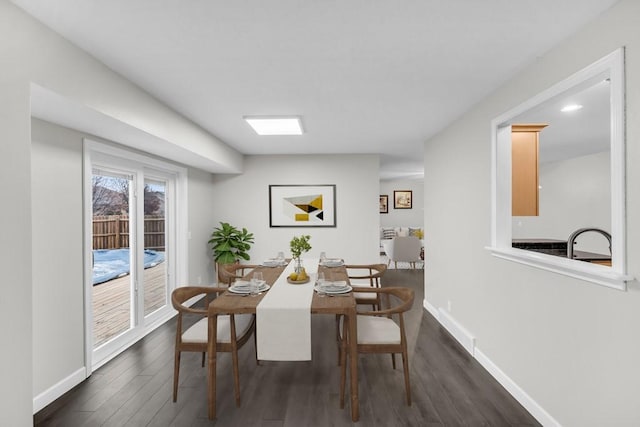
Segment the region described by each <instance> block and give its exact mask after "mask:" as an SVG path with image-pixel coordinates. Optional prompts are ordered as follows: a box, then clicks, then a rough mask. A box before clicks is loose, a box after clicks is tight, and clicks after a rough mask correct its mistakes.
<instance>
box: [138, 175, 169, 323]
mask: <svg viewBox="0 0 640 427" xmlns="http://www.w3.org/2000/svg"><path fill="white" fill-rule="evenodd" d="M166 188H167V185H166V182H165V181H159V180H152V179H146V178H145V180H144V273H143V275H142V280H143V282H142V287H143V289H144V316H145V317H146V316H148V315H149V314H151V313H153V312H155V311H157V310H159V309H161V308H162V307H164V306H166V305H167V296H168V292H167V282H168V281H167V242H166V231H165V230H166V220H167V218H166V215H165V206H166Z"/></svg>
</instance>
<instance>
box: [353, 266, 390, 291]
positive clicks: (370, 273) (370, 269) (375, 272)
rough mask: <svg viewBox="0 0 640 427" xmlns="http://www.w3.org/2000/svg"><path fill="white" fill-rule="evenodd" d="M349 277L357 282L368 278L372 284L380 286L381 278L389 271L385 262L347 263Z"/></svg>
mask: <svg viewBox="0 0 640 427" xmlns="http://www.w3.org/2000/svg"><path fill="white" fill-rule="evenodd" d="M344 267H345V268H346V269H347V275H348V276H349V279H351V280H352V281H356V282H364V281H365V280H363V279H367V280H368V281H369V285H370V286H376V287H379V286H380V278H381V277H382V275H383V274H384V272H385V271H387V266H386V265H385V264H347V265H345V266H344Z"/></svg>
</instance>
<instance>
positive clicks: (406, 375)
mask: <svg viewBox="0 0 640 427" xmlns="http://www.w3.org/2000/svg"><path fill="white" fill-rule="evenodd" d="M402 367H403V368H404V388H405V393H406V394H407V406H411V385H410V384H409V358H408V357H407V350H406V349H405V350H404V351H403V352H402Z"/></svg>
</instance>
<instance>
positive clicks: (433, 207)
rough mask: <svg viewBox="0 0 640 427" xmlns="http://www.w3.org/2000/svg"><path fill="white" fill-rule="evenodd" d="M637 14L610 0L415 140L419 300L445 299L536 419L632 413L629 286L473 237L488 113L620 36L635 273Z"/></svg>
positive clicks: (638, 264)
mask: <svg viewBox="0 0 640 427" xmlns="http://www.w3.org/2000/svg"><path fill="white" fill-rule="evenodd" d="M639 16H640V2H637V1H633V0H631V1H622V2H620V3H618V4H617V5H616V6H614V7H613V8H612V9H611V10H610V11H608V12H606V13H605V14H604V15H603V16H602V17H600V18H598V19H597V20H595V21H594V22H593V23H592V24H590V25H588V26H587V27H585V28H584V29H583V30H581V31H580V32H578V33H577V34H576V35H574V36H572V37H570V38H569V39H567V40H566V41H565V42H564V43H562V44H561V45H559V46H558V47H557V48H554V49H553V50H551V51H550V52H548V53H547V54H546V55H544V56H542V57H540V58H538V59H537V60H536V61H535V62H534V63H532V64H530V66H529V67H527V69H526V70H524V71H523V72H522V73H521V74H520V75H518V76H517V77H516V78H514V79H513V80H512V81H510V82H509V83H508V84H506V85H504V86H503V87H502V88H501V89H500V90H498V91H496V92H495V93H493V94H492V95H490V96H489V97H488V98H487V99H485V100H484V101H483V102H481V103H479V104H478V105H476V106H475V107H474V108H472V109H471V110H470V111H469V112H468V113H467V114H465V115H464V116H463V117H461V118H460V119H459V120H458V121H457V122H455V123H454V124H453V125H452V126H450V127H448V128H447V129H446V130H444V131H443V132H442V133H441V134H439V135H437V136H436V137H434V138H432V139H431V140H429V141H427V142H426V144H425V180H424V182H425V199H426V200H429V203H428V204H426V205H425V228H426V229H427V230H428V234H429V239H427V241H426V256H427V258H428V259H429V268H428V274H426V275H425V287H426V288H425V294H426V295H427V304H426V305H427V307H429V308H432V309H438V308H443V309H445V310H446V307H447V304H448V302H450V303H451V311H450V315H451V316H452V317H453V318H454V320H455V321H457V322H459V323H460V325H461V326H462V327H463V328H465V329H466V330H467V331H469V332H470V334H472V335H473V336H474V337H475V339H476V346H477V347H476V353H475V355H476V357H477V358H478V360H481V361H482V362H483V363H484V364H485V366H488V367H490V368H491V365H492V364H493V368H495V370H494V372H495V373H496V375H498V376H499V377H500V378H501V379H502V380H504V381H505V384H507V386H509V387H511V388H512V390H514V391H516V392H518V393H519V394H518V395H519V396H520V398H521V399H522V401H523V402H524V403H525V404H526V405H527V407H528V408H529V409H530V410H531V411H532V412H534V413H536V415H537V416H538V417H540V419H542V420H543V421H544V422H545V424H546V425H554V423H555V422H557V423H559V424H561V425H564V426H580V427H583V426H605V425H607V426H637V425H640V406H638V405H637V393H638V385H639V384H640V369H638V363H639V362H638V361H640V340H638V339H637V337H638V336H639V335H640V310H639V309H638V307H640V292H639V291H640V286H639V285H638V283H637V282H635V281H634V282H632V283H630V284H629V290H628V292H621V291H617V290H613V289H610V288H606V287H603V286H599V285H595V284H592V283H588V282H584V281H581V280H577V279H573V278H570V277H566V276H562V275H558V274H555V273H551V272H546V271H543V270H539V269H535V268H533V267H528V266H525V265H522V264H517V263H513V262H509V261H506V260H502V259H498V258H494V257H492V256H491V255H490V254H489V253H488V252H487V250H486V249H484V248H485V247H486V246H488V245H489V244H490V242H491V239H490V238H491V236H490V232H491V228H490V224H491V216H490V214H491V204H490V203H491V143H490V141H491V134H490V122H491V120H492V119H493V118H495V117H497V116H499V115H500V114H502V113H503V112H504V111H508V110H509V109H511V108H513V107H514V106H516V105H519V104H520V103H522V102H524V101H525V100H527V99H528V98H530V97H532V96H534V95H536V94H537V93H539V92H541V91H543V90H545V89H547V88H548V87H550V86H551V85H553V84H554V83H556V82H558V81H560V80H563V79H564V78H566V77H568V76H569V75H571V74H572V73H574V72H576V71H578V70H580V69H582V68H584V67H585V66H587V65H589V64H590V63H592V62H594V61H596V60H597V59H599V58H601V57H603V56H605V55H606V54H608V53H610V52H612V51H614V50H615V49H616V48H619V47H620V46H626V88H627V98H626V104H627V110H626V112H627V124H626V137H627V250H628V255H627V261H628V272H629V274H631V275H633V276H635V277H640V221H639V220H638V218H640V199H639V197H638V195H639V194H640V145H639V144H637V141H638V140H639V139H640V90H638V89H639V87H640V32H639V31H638V27H637V21H638V17H639ZM504 54H508V52H505V53H504ZM443 183H446V185H443ZM498 370H499V371H498ZM517 387H519V389H518V388H517Z"/></svg>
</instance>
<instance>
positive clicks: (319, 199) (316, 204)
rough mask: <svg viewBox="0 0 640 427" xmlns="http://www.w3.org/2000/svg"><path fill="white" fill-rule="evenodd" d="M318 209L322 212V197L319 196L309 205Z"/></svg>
mask: <svg viewBox="0 0 640 427" xmlns="http://www.w3.org/2000/svg"><path fill="white" fill-rule="evenodd" d="M309 204H310V205H311V206H313V207H314V208H316V209H319V210H322V196H318V197H316V198H315V199H313V200H312V201H311V203H309Z"/></svg>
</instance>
